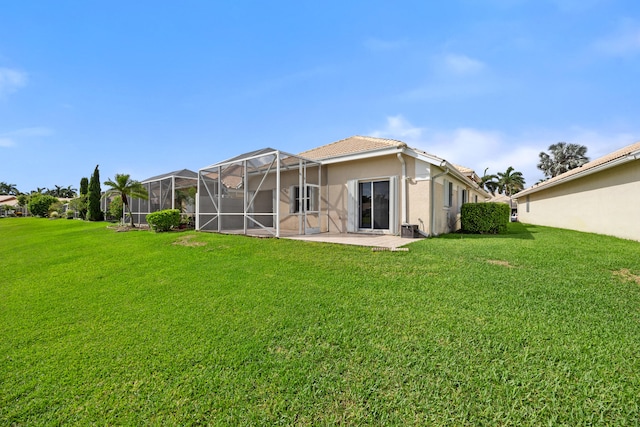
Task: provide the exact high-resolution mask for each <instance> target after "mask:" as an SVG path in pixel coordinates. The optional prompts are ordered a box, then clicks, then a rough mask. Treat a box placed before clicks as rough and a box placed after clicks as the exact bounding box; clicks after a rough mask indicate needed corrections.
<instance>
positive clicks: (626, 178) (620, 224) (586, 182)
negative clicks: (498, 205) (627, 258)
mask: <svg viewBox="0 0 640 427" xmlns="http://www.w3.org/2000/svg"><path fill="white" fill-rule="evenodd" d="M514 198H515V199H517V202H518V216H519V220H520V221H521V222H524V223H528V224H536V225H546V226H550V227H559V228H567V229H571V230H578V231H586V232H591V233H598V234H606V235H611V236H616V237H621V238H624V239H632V240H639V241H640V221H638V218H640V142H638V143H635V144H632V145H629V146H627V147H624V148H621V149H620V150H617V151H614V152H613V153H610V154H608V155H606V156H603V157H600V158H599V159H596V160H593V161H591V162H589V163H586V164H584V165H583V166H581V167H579V168H575V169H572V170H570V171H568V172H565V173H563V174H561V175H558V176H556V177H553V178H551V179H548V180H546V181H543V182H541V183H539V184H536V185H534V186H532V187H530V188H527V189H525V190H523V191H521V192H519V193H517V194H515V195H514Z"/></svg>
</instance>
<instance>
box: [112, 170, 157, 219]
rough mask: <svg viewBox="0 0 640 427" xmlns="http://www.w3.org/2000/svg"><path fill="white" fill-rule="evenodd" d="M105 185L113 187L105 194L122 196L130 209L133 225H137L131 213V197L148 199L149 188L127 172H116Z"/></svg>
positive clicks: (128, 209)
mask: <svg viewBox="0 0 640 427" xmlns="http://www.w3.org/2000/svg"><path fill="white" fill-rule="evenodd" d="M104 185H108V186H109V187H111V188H110V189H109V190H107V191H106V193H105V196H108V195H113V194H117V195H119V196H120V197H121V198H122V204H123V206H124V208H125V209H126V210H127V211H129V218H130V219H131V227H135V226H136V225H135V224H134V222H133V215H131V208H130V207H129V198H136V199H142V200H148V199H149V193H148V192H147V189H146V188H145V187H144V185H142V184H141V183H140V182H138V181H136V180H133V179H131V178H130V176H129V174H126V173H123V174H120V173H117V174H115V176H114V179H113V180H111V179H109V180H108V181H105V182H104Z"/></svg>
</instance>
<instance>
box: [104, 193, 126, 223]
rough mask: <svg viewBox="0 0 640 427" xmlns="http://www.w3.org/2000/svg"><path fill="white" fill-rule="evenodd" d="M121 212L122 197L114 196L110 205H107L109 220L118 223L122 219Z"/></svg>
mask: <svg viewBox="0 0 640 427" xmlns="http://www.w3.org/2000/svg"><path fill="white" fill-rule="evenodd" d="M122 210H123V207H122V197H121V196H115V197H114V198H113V199H111V203H110V204H109V208H108V209H107V212H108V214H109V219H115V220H118V221H120V220H121V219H122V212H123V211H122Z"/></svg>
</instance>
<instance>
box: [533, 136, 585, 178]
mask: <svg viewBox="0 0 640 427" xmlns="http://www.w3.org/2000/svg"><path fill="white" fill-rule="evenodd" d="M586 154H587V147H585V146H584V145H578V144H567V143H566V142H558V143H557V144H551V145H550V146H549V154H547V153H545V152H541V153H540V163H538V169H540V170H541V171H542V172H544V175H545V176H546V177H547V178H553V177H554V176H558V175H560V174H561V173H565V172H567V171H569V170H571V169H575V168H578V167H580V166H582V165H584V164H585V163H587V162H588V161H589V158H588V157H587V156H586Z"/></svg>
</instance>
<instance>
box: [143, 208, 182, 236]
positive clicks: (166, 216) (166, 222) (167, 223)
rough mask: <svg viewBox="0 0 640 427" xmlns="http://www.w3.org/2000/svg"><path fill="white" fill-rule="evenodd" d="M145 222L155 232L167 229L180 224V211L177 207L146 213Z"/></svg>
mask: <svg viewBox="0 0 640 427" xmlns="http://www.w3.org/2000/svg"><path fill="white" fill-rule="evenodd" d="M147 223H148V224H149V227H151V228H152V229H153V230H154V231H156V232H161V231H169V230H171V229H172V228H177V227H178V226H179V225H180V211H179V210H178V209H165V210H163V211H158V212H153V213H150V214H148V215H147Z"/></svg>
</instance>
